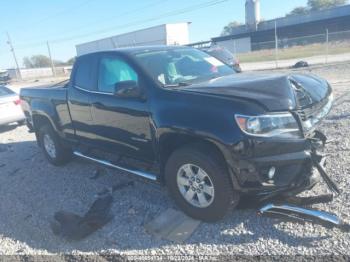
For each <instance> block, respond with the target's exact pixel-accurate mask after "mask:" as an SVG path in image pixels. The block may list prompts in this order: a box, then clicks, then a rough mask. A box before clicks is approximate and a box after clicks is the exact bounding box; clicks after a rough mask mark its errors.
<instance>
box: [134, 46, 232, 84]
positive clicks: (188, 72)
mask: <svg viewBox="0 0 350 262" xmlns="http://www.w3.org/2000/svg"><path fill="white" fill-rule="evenodd" d="M135 57H136V60H137V61H138V62H139V63H140V64H141V65H142V66H143V67H144V68H145V70H147V71H148V73H149V74H150V75H151V76H152V78H153V79H154V80H156V81H158V82H159V83H161V84H162V85H163V86H165V87H169V86H180V85H181V86H185V85H190V84H192V83H198V82H202V81H207V80H210V79H214V78H218V77H221V76H225V75H229V74H234V73H235V71H234V70H233V69H232V68H230V67H229V66H227V65H225V64H224V63H222V62H221V61H220V60H218V59H216V58H214V57H212V56H210V55H208V54H206V53H204V52H202V51H200V50H197V49H192V48H184V49H173V50H160V51H147V52H142V53H137V54H135Z"/></svg>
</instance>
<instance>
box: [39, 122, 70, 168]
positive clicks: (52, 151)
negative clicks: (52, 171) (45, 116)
mask: <svg viewBox="0 0 350 262" xmlns="http://www.w3.org/2000/svg"><path fill="white" fill-rule="evenodd" d="M38 138H39V143H40V146H41V148H42V150H43V152H44V154H45V157H46V158H47V160H48V161H49V162H50V163H51V164H53V165H55V166H61V165H64V164H66V163H67V162H68V161H69V160H70V159H71V158H72V152H71V150H70V149H68V148H66V147H64V146H63V145H62V143H61V141H60V138H59V137H58V135H57V134H56V132H55V131H54V130H53V128H52V127H51V125H45V126H43V127H41V128H40V130H39V134H38Z"/></svg>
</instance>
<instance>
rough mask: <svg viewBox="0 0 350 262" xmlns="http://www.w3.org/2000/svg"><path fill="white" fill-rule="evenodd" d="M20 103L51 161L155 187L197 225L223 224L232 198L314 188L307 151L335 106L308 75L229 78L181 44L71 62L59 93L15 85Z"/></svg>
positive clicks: (226, 70)
mask: <svg viewBox="0 0 350 262" xmlns="http://www.w3.org/2000/svg"><path fill="white" fill-rule="evenodd" d="M21 99H22V100H23V103H22V107H23V110H24V112H25V115H26V117H27V123H28V126H29V128H30V130H31V131H33V132H35V134H36V137H37V140H38V144H39V145H40V147H41V148H42V149H43V152H44V154H45V156H46V157H47V159H48V161H50V162H51V163H52V164H54V165H61V164H64V163H66V162H67V161H68V160H70V158H71V153H73V154H74V155H75V156H78V157H81V158H84V159H87V160H91V161H94V162H97V163H100V164H102V165H105V166H108V167H112V168H117V169H119V170H123V171H127V172H129V173H132V174H135V175H137V176H140V177H143V178H146V179H150V180H154V181H159V182H160V183H163V184H165V185H166V186H167V187H168V189H169V191H170V194H171V195H172V197H173V198H174V200H175V201H176V203H177V204H178V206H179V207H180V208H181V209H182V210H183V211H184V212H186V213H187V214H188V215H190V216H192V217H194V218H196V219H201V220H204V221H216V220H218V219H221V218H222V217H223V216H224V215H225V214H227V212H228V211H229V210H231V209H233V208H234V207H236V205H237V204H238V202H239V199H240V197H241V196H245V195H254V196H259V197H258V198H259V199H268V198H271V197H276V195H277V196H281V197H282V196H284V195H293V194H297V193H299V192H302V191H304V190H307V189H309V188H312V187H313V186H314V185H315V183H317V181H318V176H316V174H315V173H313V172H312V170H313V166H314V165H317V166H319V162H320V161H321V158H319V159H318V158H317V161H316V160H315V159H316V157H314V156H316V154H315V152H316V150H315V148H316V145H315V144H318V142H320V141H322V142H324V141H325V140H324V139H323V136H322V135H321V133H319V132H316V131H315V128H316V126H317V124H318V123H319V122H320V121H321V120H322V119H323V118H324V117H325V116H326V115H327V114H328V112H329V111H330V109H331V106H332V101H333V100H332V89H331V87H330V85H329V84H328V83H327V82H326V81H325V80H323V79H320V78H318V77H316V76H308V75H301V74H295V75H284V74H235V72H234V70H233V69H232V68H231V67H229V66H227V65H225V64H224V63H222V62H221V61H219V60H218V59H216V58H214V57H212V56H210V55H208V54H206V53H204V52H202V51H200V50H197V49H193V48H189V47H139V48H136V47H135V48H128V49H119V50H115V51H108V52H98V53H94V54H89V55H84V56H80V57H78V58H77V60H76V63H75V65H74V69H73V72H72V76H71V79H70V82H69V83H68V84H66V85H64V86H59V87H57V86H56V87H55V88H30V89H29V88H27V89H26V88H24V89H22V90H21ZM322 174H323V173H322ZM323 177H324V178H325V179H327V181H330V180H329V177H327V175H325V176H323Z"/></svg>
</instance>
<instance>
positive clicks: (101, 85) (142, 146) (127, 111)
mask: <svg viewBox="0 0 350 262" xmlns="http://www.w3.org/2000/svg"><path fill="white" fill-rule="evenodd" d="M97 79H98V84H97V90H96V92H95V94H93V95H92V96H91V104H92V115H93V122H94V126H95V128H94V129H95V130H96V131H95V135H96V137H95V139H96V146H97V147H99V148H101V149H103V150H106V151H109V152H112V153H116V154H121V155H125V156H130V157H133V158H137V159H140V160H144V161H146V162H152V163H153V161H154V160H155V159H154V151H153V143H152V135H151V125H150V123H151V122H150V112H149V107H148V103H147V100H146V99H138V98H120V97H117V96H116V95H114V94H115V93H116V90H115V87H116V84H118V83H120V82H123V81H130V80H133V81H136V82H137V83H138V85H139V87H140V88H145V86H143V85H142V79H140V76H139V74H138V73H137V72H136V70H134V69H133V67H132V66H131V65H130V64H129V63H128V62H127V61H125V60H124V59H123V58H121V57H119V56H117V55H115V54H104V55H102V56H101V57H100V59H99V62H98V77H97Z"/></svg>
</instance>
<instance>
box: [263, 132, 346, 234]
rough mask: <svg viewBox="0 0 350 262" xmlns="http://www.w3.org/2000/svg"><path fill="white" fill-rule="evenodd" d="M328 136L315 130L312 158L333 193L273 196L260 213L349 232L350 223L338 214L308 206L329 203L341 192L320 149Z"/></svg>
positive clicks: (313, 163)
mask: <svg viewBox="0 0 350 262" xmlns="http://www.w3.org/2000/svg"><path fill="white" fill-rule="evenodd" d="M326 142H327V138H326V136H325V135H323V134H322V133H320V132H315V135H314V137H313V138H312V139H311V141H310V143H311V153H310V159H311V163H312V165H313V167H314V168H315V169H316V170H317V171H318V173H319V175H320V177H321V178H322V179H323V181H324V182H325V183H326V185H327V187H328V189H329V190H330V191H331V192H332V194H328V195H320V196H314V197H297V196H293V195H292V194H290V192H289V194H287V195H285V198H281V197H280V196H279V197H275V198H273V197H271V198H269V199H270V200H269V201H265V204H264V205H263V207H261V208H260V210H259V212H258V214H259V215H264V216H270V217H271V216H272V217H275V218H276V217H277V218H282V219H287V220H292V221H296V222H301V223H305V222H311V223H317V224H321V225H323V226H326V227H333V228H334V227H335V228H339V229H341V230H343V231H346V232H349V231H350V225H349V224H346V223H345V222H344V221H342V220H341V219H340V218H339V217H338V216H337V215H335V214H333V213H329V212H325V211H321V210H316V209H311V208H306V207H307V206H311V205H313V204H319V203H329V202H331V201H333V198H334V196H337V195H339V194H340V190H339V188H338V186H337V185H336V184H335V183H334V182H333V181H332V179H331V178H330V177H329V176H328V174H327V172H326V170H325V162H326V156H325V155H323V154H320V153H319V152H318V150H319V149H320V148H324V146H325V145H326ZM288 195H289V196H288Z"/></svg>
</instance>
